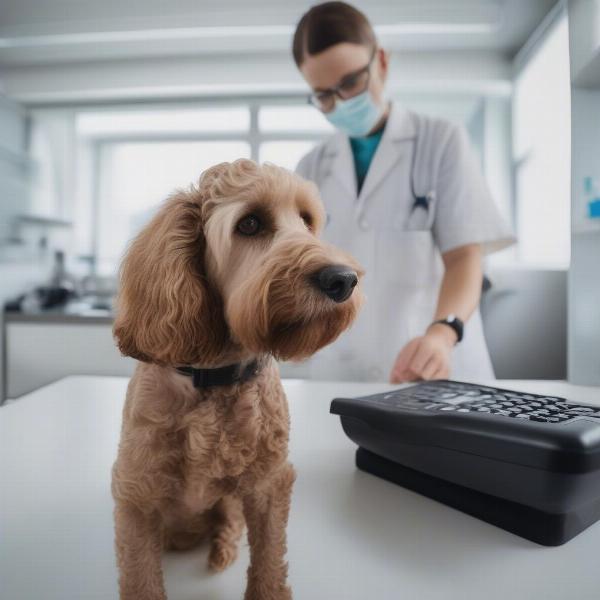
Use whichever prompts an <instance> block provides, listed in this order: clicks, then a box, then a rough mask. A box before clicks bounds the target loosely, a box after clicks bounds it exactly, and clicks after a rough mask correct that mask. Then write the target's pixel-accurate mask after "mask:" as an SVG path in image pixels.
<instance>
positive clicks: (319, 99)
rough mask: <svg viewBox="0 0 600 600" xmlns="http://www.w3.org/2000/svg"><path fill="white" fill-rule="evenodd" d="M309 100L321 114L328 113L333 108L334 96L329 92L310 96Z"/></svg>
mask: <svg viewBox="0 0 600 600" xmlns="http://www.w3.org/2000/svg"><path fill="white" fill-rule="evenodd" d="M309 99H310V102H311V104H313V105H314V106H316V107H317V108H318V109H319V110H321V111H323V112H329V111H331V110H333V108H334V106H335V94H333V93H331V92H325V93H319V94H311V95H310V96H309Z"/></svg>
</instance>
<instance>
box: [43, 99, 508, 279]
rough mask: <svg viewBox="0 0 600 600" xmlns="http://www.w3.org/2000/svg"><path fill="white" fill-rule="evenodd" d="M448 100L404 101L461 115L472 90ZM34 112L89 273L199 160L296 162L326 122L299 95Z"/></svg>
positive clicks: (53, 188)
mask: <svg viewBox="0 0 600 600" xmlns="http://www.w3.org/2000/svg"><path fill="white" fill-rule="evenodd" d="M409 100H410V99H409V98H404V99H403V102H405V103H406V102H409ZM450 104H451V106H452V110H450V109H449V100H448V99H443V98H441V97H439V96H438V95H435V98H433V97H430V96H427V95H424V96H419V97H413V98H412V102H409V105H410V106H411V107H412V106H413V105H414V108H415V109H417V110H420V109H423V110H424V111H425V112H433V113H434V114H439V115H441V116H444V117H446V118H451V119H454V120H458V121H466V120H468V117H469V115H471V114H472V113H473V110H474V107H476V106H477V105H478V104H477V102H475V100H474V99H473V98H460V99H454V101H453V102H451V103H450ZM434 109H435V110H434ZM33 116H34V121H35V123H36V124H37V125H39V127H40V128H41V130H42V129H43V134H44V135H45V136H47V137H48V140H46V142H47V143H46V145H45V146H44V144H42V143H41V142H44V140H45V138H43V137H42V138H40V143H38V144H37V146H36V148H37V147H38V146H39V147H40V148H41V149H42V150H45V151H44V152H42V151H41V150H40V151H39V152H38V154H39V157H38V158H39V160H40V162H44V161H48V160H49V158H52V159H53V161H55V162H56V165H53V171H52V172H53V173H54V175H55V179H56V181H55V182H54V183H53V185H47V186H46V187H45V188H44V189H43V190H42V191H44V192H47V195H48V198H49V199H50V200H52V201H54V199H55V197H56V198H58V199H60V201H61V203H64V207H65V210H64V214H65V217H68V218H72V219H73V221H74V223H75V227H74V232H73V233H74V235H73V236H72V240H70V241H69V244H71V245H70V247H68V248H66V249H67V251H68V252H67V253H68V255H70V256H72V257H73V259H74V260H73V263H72V264H71V265H70V267H71V268H72V269H73V268H75V269H76V272H77V274H79V275H85V274H87V273H88V265H91V267H92V272H95V273H96V274H97V275H102V276H111V275H114V274H116V272H117V268H118V265H119V262H120V260H121V257H122V256H123V253H124V251H125V249H126V246H127V243H128V242H129V241H130V240H131V239H132V238H133V237H134V236H135V235H136V233H137V232H138V231H139V230H140V228H141V227H142V226H143V225H144V224H145V223H147V222H148V220H149V219H150V218H151V216H152V215H153V214H154V212H155V211H156V209H157V207H158V205H159V204H160V203H161V202H163V201H164V200H165V199H166V198H167V197H168V195H169V194H170V193H171V192H173V191H174V190H175V189H177V188H181V187H187V186H188V185H189V184H190V183H192V182H195V181H197V180H198V177H199V176H200V174H201V173H202V171H204V170H205V169H206V168H207V167H209V166H211V165H213V164H215V163H217V162H222V161H232V160H235V159H237V158H240V157H248V158H252V159H254V160H256V161H260V162H265V161H268V162H273V163H275V164H278V165H281V166H283V167H286V168H288V169H294V168H295V167H296V165H297V164H298V161H299V160H300V159H301V158H302V156H304V155H305V154H306V153H307V152H308V151H310V149H311V148H312V147H314V145H315V144H317V143H318V142H320V141H321V140H323V139H324V138H325V137H326V136H328V135H330V134H331V133H332V132H333V131H334V129H333V127H332V125H331V124H330V123H329V122H328V121H327V119H326V118H324V116H323V115H322V114H320V113H319V112H318V111H317V110H316V109H314V108H313V107H311V106H308V105H307V104H306V102H304V101H303V99H300V98H296V99H293V98H264V99H262V100H261V99H246V100H236V101H234V102H231V103H229V102H227V101H224V100H220V101H217V100H212V101H208V100H207V101H195V102H193V103H192V102H190V103H175V102H171V103H160V104H152V105H150V104H148V105H143V106H139V105H137V106H136V105H129V106H127V105H122V106H118V107H97V108H94V107H92V108H90V107H88V108H77V107H70V108H65V109H43V110H39V111H34V115H33ZM41 130H40V131H41ZM481 135H483V134H481ZM50 150H52V151H51V152H50ZM508 154H509V153H508V152H507V155H508ZM50 196H52V197H50ZM43 199H44V200H46V197H44V198H43ZM40 204H41V202H40ZM61 205H62V204H61Z"/></svg>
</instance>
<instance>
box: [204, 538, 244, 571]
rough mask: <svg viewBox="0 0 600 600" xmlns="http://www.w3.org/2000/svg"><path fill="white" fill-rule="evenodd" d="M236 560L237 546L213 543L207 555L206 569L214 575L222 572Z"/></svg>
mask: <svg viewBox="0 0 600 600" xmlns="http://www.w3.org/2000/svg"><path fill="white" fill-rule="evenodd" d="M236 558H237V545H235V544H223V543H220V542H213V544H212V545H211V548H210V554H209V555H208V568H209V569H210V570H211V571H213V572H214V573H219V572H221V571H224V570H225V569H226V568H227V567H228V566H229V565H231V564H232V563H233V562H234V561H235V559H236Z"/></svg>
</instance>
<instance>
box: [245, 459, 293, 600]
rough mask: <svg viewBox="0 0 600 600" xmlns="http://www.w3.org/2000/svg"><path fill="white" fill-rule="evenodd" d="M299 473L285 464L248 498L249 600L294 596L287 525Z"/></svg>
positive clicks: (247, 594)
mask: <svg viewBox="0 0 600 600" xmlns="http://www.w3.org/2000/svg"><path fill="white" fill-rule="evenodd" d="M295 477H296V473H295V471H294V468H293V467H292V465H291V464H289V463H286V464H285V465H283V467H282V468H281V470H280V471H279V473H278V474H277V475H276V476H275V477H274V478H273V479H272V480H271V482H270V483H269V485H268V486H267V487H266V488H261V489H258V490H256V491H255V492H253V493H251V494H250V495H248V496H247V497H246V498H244V516H245V518H246V524H247V526H248V542H249V544H250V566H249V567H248V584H247V587H246V595H245V597H244V598H245V600H290V599H291V597H292V592H291V590H290V588H289V586H288V585H287V583H286V579H287V563H286V561H285V553H286V531H285V530H286V526H287V520H288V515H289V510H290V501H291V495H292V486H293V483H294V479H295Z"/></svg>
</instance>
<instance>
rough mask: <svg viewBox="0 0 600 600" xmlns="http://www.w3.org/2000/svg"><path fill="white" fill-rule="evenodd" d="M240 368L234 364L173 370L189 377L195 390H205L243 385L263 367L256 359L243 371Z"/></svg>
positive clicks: (239, 365)
mask: <svg viewBox="0 0 600 600" xmlns="http://www.w3.org/2000/svg"><path fill="white" fill-rule="evenodd" d="M241 366H242V365H241V363H235V364H233V365H227V366H225V367H217V368H215V369H196V368H195V367H175V369H177V371H179V373H182V374H183V375H188V376H190V377H191V378H192V383H193V385H194V387H195V388H207V387H211V386H216V385H234V384H235V383H244V382H245V381H248V380H249V379H252V377H255V376H256V375H258V373H259V372H260V370H261V368H262V366H263V365H262V363H261V362H259V361H258V360H257V359H254V360H253V361H252V362H250V363H248V364H247V365H246V366H245V367H244V368H243V369H241ZM240 369H241V370H240Z"/></svg>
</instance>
